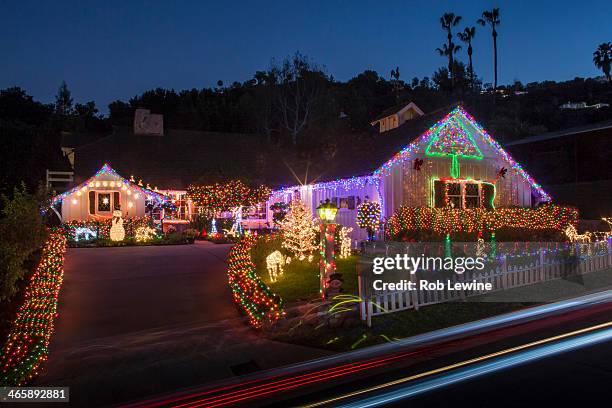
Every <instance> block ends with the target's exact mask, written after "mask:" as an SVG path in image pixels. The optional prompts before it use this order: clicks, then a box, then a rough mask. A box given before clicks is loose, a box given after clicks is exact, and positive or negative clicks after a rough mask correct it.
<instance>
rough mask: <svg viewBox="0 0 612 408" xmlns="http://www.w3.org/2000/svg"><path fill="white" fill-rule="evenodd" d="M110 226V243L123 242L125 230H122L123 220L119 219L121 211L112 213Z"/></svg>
mask: <svg viewBox="0 0 612 408" xmlns="http://www.w3.org/2000/svg"><path fill="white" fill-rule="evenodd" d="M111 224H112V225H111V229H110V239H111V241H123V239H124V238H125V229H124V228H123V218H121V210H115V211H113V219H112V220H111Z"/></svg>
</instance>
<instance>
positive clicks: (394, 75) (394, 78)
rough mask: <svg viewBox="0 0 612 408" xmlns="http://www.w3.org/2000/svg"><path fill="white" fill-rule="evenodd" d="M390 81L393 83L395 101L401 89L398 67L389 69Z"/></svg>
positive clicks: (397, 99)
mask: <svg viewBox="0 0 612 408" xmlns="http://www.w3.org/2000/svg"><path fill="white" fill-rule="evenodd" d="M391 83H392V84H393V92H394V93H395V101H396V102H397V101H399V92H400V90H401V89H402V81H400V71H399V67H395V69H392V70H391Z"/></svg>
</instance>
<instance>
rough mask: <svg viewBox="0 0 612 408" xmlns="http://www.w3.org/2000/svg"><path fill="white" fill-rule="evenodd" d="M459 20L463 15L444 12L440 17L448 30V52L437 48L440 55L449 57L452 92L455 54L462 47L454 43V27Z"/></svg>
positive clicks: (444, 28) (445, 29)
mask: <svg viewBox="0 0 612 408" xmlns="http://www.w3.org/2000/svg"><path fill="white" fill-rule="evenodd" d="M459 22H461V16H456V15H455V13H444V15H443V16H442V17H440V24H441V25H442V29H443V30H444V31H446V38H447V39H448V43H447V44H445V46H446V52H444V48H443V49H442V50H440V48H437V49H436V50H437V51H438V53H439V54H440V55H444V56H446V57H448V73H449V75H450V79H451V92H452V90H453V84H454V75H453V66H454V64H453V61H454V57H453V54H455V53H457V51H459V50H460V49H461V47H460V46H458V45H455V44H454V43H453V32H452V29H453V27H456V26H457V25H458V24H459Z"/></svg>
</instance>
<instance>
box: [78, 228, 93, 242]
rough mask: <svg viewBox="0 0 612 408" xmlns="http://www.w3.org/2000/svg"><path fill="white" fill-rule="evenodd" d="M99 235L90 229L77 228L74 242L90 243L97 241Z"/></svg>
mask: <svg viewBox="0 0 612 408" xmlns="http://www.w3.org/2000/svg"><path fill="white" fill-rule="evenodd" d="M97 237H98V233H97V232H96V231H95V230H93V229H91V228H89V227H77V228H75V229H74V240H75V241H81V240H83V241H90V240H92V239H96V238H97Z"/></svg>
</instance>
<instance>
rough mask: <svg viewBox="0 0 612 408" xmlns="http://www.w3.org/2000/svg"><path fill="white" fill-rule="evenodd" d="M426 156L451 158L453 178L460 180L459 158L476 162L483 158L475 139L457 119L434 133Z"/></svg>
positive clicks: (451, 119) (450, 120) (445, 123)
mask: <svg viewBox="0 0 612 408" xmlns="http://www.w3.org/2000/svg"><path fill="white" fill-rule="evenodd" d="M425 154H426V155H427V156H441V157H451V160H452V162H451V171H450V175H451V177H452V178H459V160H458V158H459V157H461V158H465V159H476V160H481V159H482V158H483V155H482V152H481V151H480V149H479V148H478V146H477V145H476V142H475V141H474V137H473V136H472V135H471V134H470V132H468V130H467V129H466V128H465V127H464V126H463V125H462V124H461V122H460V121H459V120H458V119H457V118H455V117H451V118H449V119H448V120H447V121H445V122H443V123H442V124H441V125H440V126H438V127H437V128H436V129H435V130H434V131H433V134H432V135H431V141H430V142H429V144H428V145H427V147H426V148H425Z"/></svg>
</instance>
